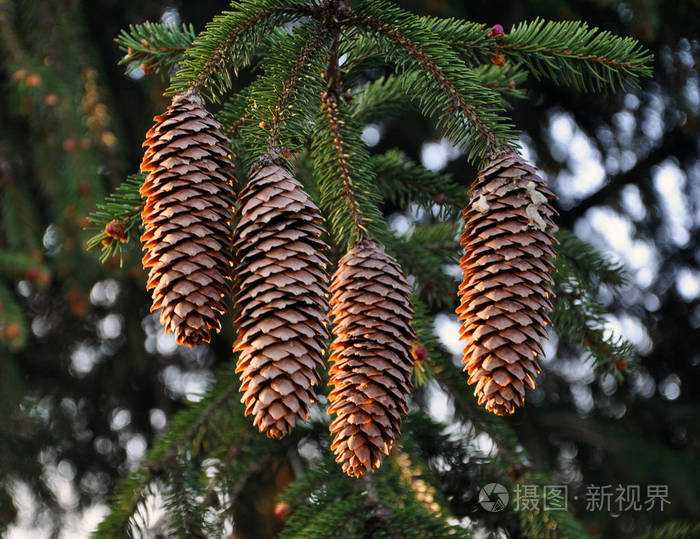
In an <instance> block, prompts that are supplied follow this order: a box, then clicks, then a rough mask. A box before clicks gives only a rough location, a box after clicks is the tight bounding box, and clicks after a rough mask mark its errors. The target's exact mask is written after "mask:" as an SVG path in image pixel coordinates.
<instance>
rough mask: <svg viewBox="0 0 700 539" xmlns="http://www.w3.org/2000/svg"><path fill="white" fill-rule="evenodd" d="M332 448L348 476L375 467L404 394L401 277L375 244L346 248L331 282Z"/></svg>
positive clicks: (407, 360)
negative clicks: (334, 415)
mask: <svg viewBox="0 0 700 539" xmlns="http://www.w3.org/2000/svg"><path fill="white" fill-rule="evenodd" d="M331 293H332V297H331V306H332V309H331V313H330V314H331V316H332V317H333V323H334V327H333V334H334V341H333V344H331V357H330V360H331V363H332V364H333V366H332V367H331V369H330V371H329V373H330V375H331V379H330V385H331V386H332V388H333V389H332V391H331V392H330V394H329V396H328V400H329V401H330V406H329V407H328V413H329V414H337V417H336V418H335V420H334V421H333V423H331V427H330V430H331V433H332V434H333V435H334V438H333V444H332V445H331V449H333V450H334V451H335V453H336V461H337V462H339V463H341V464H342V467H343V471H344V472H345V473H347V474H348V475H349V476H351V477H359V476H361V475H363V474H364V473H365V472H367V471H371V470H374V469H375V468H377V467H378V466H379V465H380V464H381V453H382V452H384V453H385V454H389V451H390V450H391V447H392V445H393V443H394V440H395V439H396V437H397V436H398V435H399V434H400V432H401V419H402V417H403V416H404V415H405V414H406V413H407V412H408V405H407V400H408V396H409V394H410V392H411V389H412V385H411V380H410V376H411V367H412V365H413V356H412V354H411V344H412V342H413V341H414V340H415V338H416V336H415V333H414V332H413V329H412V328H411V320H412V318H413V306H412V305H411V301H410V299H409V295H410V290H409V286H408V282H407V281H406V276H405V275H404V273H403V272H402V271H401V268H400V266H399V264H398V263H397V262H396V260H394V259H393V258H392V257H391V256H390V255H388V254H387V253H386V252H385V251H384V247H383V246H382V245H381V244H380V243H378V242H377V241H375V240H371V239H370V240H364V241H361V242H359V243H356V244H355V245H353V246H352V247H351V248H350V250H349V251H348V252H347V253H346V254H345V256H343V258H341V259H340V262H339V264H338V269H337V271H336V272H335V274H334V275H333V280H332V283H331Z"/></svg>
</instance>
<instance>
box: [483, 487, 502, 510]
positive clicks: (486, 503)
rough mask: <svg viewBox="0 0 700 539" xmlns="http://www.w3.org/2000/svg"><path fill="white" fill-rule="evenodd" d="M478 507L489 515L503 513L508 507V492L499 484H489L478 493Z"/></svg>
mask: <svg viewBox="0 0 700 539" xmlns="http://www.w3.org/2000/svg"><path fill="white" fill-rule="evenodd" d="M479 505H481V507H483V508H484V509H485V510H486V511H488V512H490V513H498V512H499V511H503V509H505V507H506V505H508V491H507V490H506V487H504V486H503V485H501V484H499V483H489V484H488V485H486V486H484V487H482V488H481V490H480V491H479Z"/></svg>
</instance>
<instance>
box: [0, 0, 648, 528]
mask: <svg viewBox="0 0 700 539" xmlns="http://www.w3.org/2000/svg"><path fill="white" fill-rule="evenodd" d="M117 42H118V44H119V45H120V46H121V47H122V49H123V50H124V53H125V54H126V56H125V57H124V60H123V63H125V64H126V65H127V69H128V70H132V69H135V68H137V67H139V66H144V65H146V66H150V67H151V68H152V70H153V71H156V72H157V73H159V74H160V75H161V76H164V77H169V76H170V75H172V73H173V71H175V74H174V75H172V78H171V80H170V83H171V85H170V88H169V90H168V93H169V94H170V95H172V94H177V93H181V92H183V91H185V90H188V89H193V90H195V91H197V92H199V93H200V94H201V95H203V96H204V97H205V98H206V99H208V100H209V101H210V102H212V103H219V102H222V103H223V105H221V106H220V109H219V111H218V114H217V118H218V119H219V120H220V121H221V122H222V124H223V128H222V130H223V132H224V133H225V134H226V135H227V136H229V137H230V138H231V139H232V141H231V150H232V154H233V160H234V162H235V163H236V165H237V168H238V170H237V171H236V174H237V176H238V178H239V182H238V183H239V185H238V187H239V188H240V187H241V185H240V183H241V181H240V180H241V179H242V178H245V175H246V173H247V170H248V168H249V167H250V165H251V164H252V163H253V162H255V160H256V159H257V158H258V157H260V156H261V155H262V154H265V153H268V152H270V153H273V154H274V155H276V156H277V157H281V158H284V159H286V161H287V163H288V164H289V167H290V168H293V169H295V170H296V173H297V176H298V177H299V178H300V180H302V181H304V183H305V184H306V188H307V190H308V192H309V193H310V194H311V195H312V197H316V199H317V200H316V201H317V202H318V203H319V206H320V208H321V210H322V211H323V213H324V215H325V217H326V220H327V223H328V225H329V227H328V232H329V234H330V236H331V238H332V240H333V244H334V246H335V250H334V252H333V253H332V255H333V261H334V262H337V260H338V258H340V256H342V254H343V253H344V252H345V250H346V249H347V247H348V246H350V245H352V244H353V243H354V242H355V241H357V240H361V239H364V238H368V237H375V238H378V239H380V240H381V241H382V242H383V243H384V244H385V245H386V247H387V249H388V251H389V252H390V253H392V255H394V256H395V257H396V258H397V260H398V261H399V262H400V263H401V265H402V267H403V269H404V270H405V272H406V273H407V274H408V275H409V277H410V280H411V283H412V285H413V288H414V303H415V306H416V318H415V319H414V329H415V331H416V333H417V336H418V338H417V343H416V344H418V345H420V346H421V347H423V348H424V350H425V353H426V356H427V358H429V360H427V361H423V360H421V361H420V362H418V363H417V366H416V367H415V370H414V379H415V380H416V382H417V383H418V385H421V386H422V387H423V388H426V387H430V386H435V387H440V388H441V389H442V390H443V391H444V392H445V393H447V394H448V395H449V396H450V397H451V399H452V401H453V403H454V408H455V416H456V418H457V419H458V421H459V430H460V434H464V436H454V433H452V434H450V433H448V432H447V431H446V429H445V428H444V426H443V425H440V424H439V423H436V422H434V421H432V420H430V419H428V417H427V416H426V413H425V411H423V410H424V409H425V404H426V392H425V391H423V390H420V389H419V390H418V391H417V392H416V397H415V404H416V406H415V409H414V413H412V414H411V415H410V416H409V419H408V422H407V426H406V429H405V432H404V434H403V439H402V441H401V443H400V447H398V448H397V449H396V451H395V452H394V453H393V454H392V455H391V456H390V457H388V458H386V459H385V461H384V464H383V465H382V468H381V469H380V470H379V471H378V472H376V473H374V474H370V475H367V476H365V477H363V478H362V479H359V480H352V479H349V478H347V477H345V476H344V475H343V474H342V473H341V472H340V470H339V468H338V467H337V465H335V464H334V463H333V462H332V457H331V456H330V451H329V440H328V435H327V433H326V432H325V431H326V430H327V424H328V419H327V418H326V417H325V416H323V414H322V413H320V409H319V410H316V412H313V411H312V416H311V420H310V421H308V422H305V423H303V424H302V425H299V426H297V428H296V429H295V431H294V432H292V434H290V435H289V436H288V437H287V438H285V439H284V440H283V441H276V442H271V441H269V440H266V439H265V438H264V437H262V436H260V435H258V434H256V433H254V432H253V430H252V428H251V426H250V425H249V424H248V421H247V420H246V419H244V418H243V413H242V407H241V406H240V404H238V403H237V401H238V396H237V393H236V390H237V387H238V380H237V378H236V376H235V374H234V368H233V366H232V365H229V366H227V367H224V368H223V369H222V370H220V371H219V372H218V374H217V376H216V383H215V384H214V385H213V386H212V387H211V388H210V389H209V390H208V392H207V394H206V395H205V396H204V397H203V398H202V399H201V400H199V401H198V402H196V403H192V405H191V406H190V407H189V408H188V409H187V410H185V411H183V412H180V413H179V414H177V415H176V416H175V417H174V418H173V419H172V421H171V424H170V426H169V428H168V430H167V432H166V433H165V434H164V435H163V436H162V437H161V438H160V439H159V440H158V441H157V442H156V443H155V445H154V446H153V447H152V448H151V450H150V451H149V453H148V455H147V456H146V458H145V460H144V463H145V464H144V465H143V466H142V467H141V469H139V470H137V471H136V472H133V473H132V474H131V475H130V476H129V477H128V478H127V479H125V480H124V481H123V482H122V484H121V485H120V487H119V488H118V490H117V493H116V495H115V499H114V502H113V503H112V505H111V513H110V514H109V516H107V517H106V518H105V520H104V521H103V522H102V524H101V525H100V527H99V529H98V530H97V532H96V534H95V536H96V537H122V536H127V537H137V536H140V535H141V534H143V533H144V532H145V531H146V530H147V529H149V528H152V527H153V523H152V522H150V521H149V515H148V505H149V503H151V502H152V501H153V499H159V500H161V501H162V506H163V509H164V511H165V514H166V516H165V517H164V519H165V520H164V524H163V527H164V528H165V529H166V530H167V532H168V534H170V535H171V536H177V537H211V536H219V535H221V534H222V533H223V530H226V529H227V527H230V526H231V525H232V522H234V521H235V518H237V513H236V504H237V502H238V501H239V500H238V496H239V494H240V492H241V491H242V489H243V487H244V485H246V484H248V482H249V481H252V480H254V478H259V477H263V476H264V473H265V472H266V471H269V468H271V467H273V466H281V464H280V463H285V464H284V465H289V466H291V467H292V468H293V469H294V474H293V476H294V478H293V481H291V484H290V485H289V488H287V489H286V492H285V493H284V494H283V495H282V497H281V498H280V502H281V503H285V504H287V505H288V511H289V516H286V521H285V523H284V524H285V525H284V529H283V530H282V532H281V534H282V535H281V536H283V537H318V536H324V537H349V536H371V537H426V536H427V537H444V536H455V537H466V536H469V535H470V534H471V532H473V531H474V530H476V529H477V527H478V526H477V525H473V524H468V523H458V522H457V521H456V520H455V519H454V518H452V516H451V515H452V511H451V504H453V503H454V502H455V500H454V499H452V498H450V495H448V494H446V493H445V490H446V487H445V484H444V483H443V481H442V479H443V478H444V471H445V470H444V467H443V465H444V461H440V457H438V456H437V455H436V453H435V451H436V450H435V447H434V445H431V443H435V442H436V441H440V444H441V445H442V448H443V449H444V450H445V451H446V452H447V453H443V455H444V454H451V455H452V456H453V457H454V458H453V460H451V461H450V465H451V466H452V468H451V470H450V471H451V473H454V474H457V477H464V478H465V481H466V480H467V479H466V478H469V470H467V469H466V468H467V467H468V464H467V463H466V462H465V460H464V457H465V455H468V454H470V453H473V451H474V448H475V445H474V444H475V442H474V439H475V438H476V437H477V436H479V435H480V434H484V435H487V436H489V437H490V438H491V439H492V440H494V442H495V444H496V447H497V458H495V459H493V462H495V464H493V465H492V468H493V469H492V470H490V471H491V472H493V474H494V475H495V477H497V478H498V479H499V480H500V481H501V482H502V483H503V484H505V485H507V486H508V487H511V488H512V487H514V486H515V485H516V484H518V483H527V482H529V483H530V484H542V485H544V484H546V483H547V482H548V481H550V478H547V477H544V476H542V475H538V474H535V473H532V474H526V475H522V474H521V475H520V477H515V475H517V474H514V473H513V471H514V470H523V469H526V468H527V466H528V465H529V458H528V456H527V455H526V454H525V453H524V450H523V449H522V446H521V445H520V444H519V443H518V440H517V437H516V435H515V433H514V432H513V430H512V429H511V428H510V427H509V426H508V425H507V423H505V422H503V421H502V420H501V419H499V418H497V417H494V416H493V415H491V414H488V413H487V412H485V411H484V410H483V409H481V408H480V407H477V406H476V403H475V399H474V398H473V397H472V396H471V393H470V392H469V390H467V389H466V387H465V386H466V380H465V377H464V376H463V375H462V373H461V372H460V369H459V367H457V366H456V364H455V362H454V360H453V358H452V357H451V356H450V354H449V353H448V352H447V351H446V350H445V349H444V348H443V347H442V346H441V344H440V343H439V339H438V338H437V337H436V335H435V333H434V320H433V314H434V313H435V312H438V311H439V310H443V309H448V310H450V309H453V308H454V306H455V305H456V299H455V291H456V277H455V274H454V271H453V270H454V266H455V263H456V261H457V260H458V258H459V242H458V234H459V213H460V212H459V210H460V209H461V208H462V207H463V205H464V204H465V202H466V201H467V194H466V189H463V188H461V187H460V186H459V184H457V183H456V182H455V181H454V179H453V178H451V177H450V176H448V175H444V174H438V173H435V172H431V171H429V170H426V169H424V168H423V167H421V166H419V165H418V164H416V163H414V162H412V161H411V160H409V159H408V158H406V157H405V156H404V155H402V154H401V153H400V152H399V151H396V150H391V151H388V152H387V153H384V154H376V155H371V153H370V150H369V148H368V147H367V145H366V144H365V142H364V141H363V139H362V136H361V135H362V127H363V126H364V125H366V124H367V123H370V122H378V121H381V120H382V119H383V118H384V117H389V116H392V117H397V116H399V115H400V114H403V113H404V112H405V111H406V110H408V108H411V107H415V110H417V111H418V112H420V113H421V114H422V115H424V116H425V117H427V118H429V119H430V120H431V121H433V122H434V124H435V125H436V127H437V129H438V130H439V131H440V132H441V133H442V134H443V136H444V137H445V138H446V139H448V140H449V141H450V142H451V143H452V144H453V145H454V146H455V147H456V148H458V149H459V150H460V151H462V152H463V153H464V154H465V155H466V157H467V159H468V160H469V161H470V162H471V163H473V164H479V163H480V162H481V160H482V159H484V157H485V156H486V154H487V152H489V151H493V150H496V149H498V148H502V147H514V146H515V145H516V142H517V131H516V130H515V128H514V126H513V125H512V122H511V121H510V120H509V119H508V117H507V113H506V111H507V109H508V108H509V107H512V106H518V105H517V103H518V102H516V101H514V100H513V98H516V99H523V98H524V97H525V93H524V90H523V89H522V87H521V85H522V83H523V82H524V80H525V79H526V77H527V76H528V75H532V76H533V77H535V78H537V79H540V78H547V79H551V80H553V81H554V82H556V83H558V84H563V85H567V86H572V87H574V88H576V89H579V90H593V91H601V90H606V89H609V90H615V89H618V88H620V87H622V86H623V85H627V84H635V83H636V81H637V80H638V79H640V78H643V77H647V76H649V75H650V69H651V68H650V62H651V57H650V56H649V54H648V53H647V52H646V51H644V50H643V49H642V48H641V47H640V46H639V44H637V43H636V42H635V41H633V40H631V39H629V38H618V37H616V36H613V35H611V34H609V33H607V32H600V31H598V30H597V29H590V28H588V27H587V26H586V25H585V24H584V23H579V22H565V23H554V22H546V21H541V20H535V21H532V22H526V23H522V24H520V25H518V26H516V27H515V28H513V29H512V30H511V32H509V33H507V34H505V35H500V34H499V35H492V33H491V31H490V29H489V28H487V27H486V26H484V25H482V24H476V23H471V22H466V21H460V20H454V19H437V18H428V17H418V16H416V15H414V14H412V13H409V12H407V11H404V10H401V9H399V8H397V7H396V6H394V5H393V4H392V3H391V2H388V1H386V0H358V1H357V2H352V3H347V4H346V3H345V2H342V1H339V0H323V1H321V0H312V1H304V0H242V1H239V2H234V3H233V4H232V7H231V10H229V11H225V12H224V13H222V14H221V15H218V16H217V17H215V18H214V20H213V21H211V22H210V23H209V24H208V25H207V26H206V28H205V29H204V31H202V32H201V33H200V34H199V35H197V36H196V37H195V36H194V35H193V31H192V29H191V28H190V27H188V26H182V27H174V26H163V25H157V24H150V23H147V24H144V25H139V26H135V27H131V28H130V29H129V30H128V31H124V32H123V33H122V34H121V35H120V37H119V38H118V39H117ZM498 54H502V55H504V56H505V58H506V61H507V63H506V65H505V66H500V65H498V64H497V63H496V62H494V61H493V55H498ZM499 62H500V60H499ZM244 70H250V71H251V72H252V73H254V74H257V77H256V78H254V80H253V82H252V83H251V84H250V85H249V86H248V87H247V88H244V89H242V90H241V91H239V92H238V93H236V94H235V95H230V90H231V88H232V80H233V77H236V76H238V75H239V74H240V73H241V72H242V71H244ZM378 71H380V72H381V75H380V76H377V72H378ZM142 182H143V176H142V175H133V176H130V177H129V178H127V180H126V181H125V182H124V184H123V185H122V186H121V187H119V188H118V189H117V191H116V192H115V193H114V194H113V195H110V196H108V197H107V198H105V199H104V202H103V203H102V204H101V205H98V208H97V210H96V211H95V212H94V213H93V215H92V218H91V221H92V223H93V225H94V228H96V229H98V232H97V233H96V234H95V235H94V236H93V238H92V239H91V240H90V242H89V246H90V247H98V246H100V247H101V248H102V252H101V255H100V257H101V259H102V260H106V259H109V258H112V257H113V256H120V257H121V255H122V250H123V249H124V248H126V247H128V246H134V247H135V246H136V243H137V242H136V238H137V236H138V230H139V229H140V227H141V223H140V206H141V204H142V201H141V199H140V197H139V196H138V190H139V187H140V185H141V183H142ZM388 207H390V208H392V209H394V210H395V211H401V212H414V213H415V212H416V211H417V210H420V212H421V215H422V217H421V222H418V223H417V224H414V225H413V226H412V227H411V229H410V230H409V231H408V232H402V233H397V232H395V231H394V230H393V229H392V228H391V227H389V226H387V223H386V220H385V217H384V215H383V211H382V210H383V209H385V208H388ZM115 227H117V228H115ZM559 242H560V243H559V247H558V250H559V259H558V262H557V273H556V275H555V279H556V294H557V300H556V305H555V313H554V322H555V328H556V330H557V331H559V332H560V333H561V335H562V336H563V337H565V338H566V339H568V340H570V341H571V342H573V343H575V344H576V345H577V346H581V347H583V348H584V349H585V350H586V352H587V353H589V354H590V355H591V357H593V358H594V359H595V360H596V363H597V365H599V366H600V367H601V368H603V369H606V370H607V371H609V372H615V373H616V375H618V376H619V375H620V373H621V371H622V370H623V369H621V368H620V365H621V363H620V362H621V361H625V362H626V361H629V360H630V359H631V356H632V353H631V347H630V346H629V345H628V344H626V343H621V342H619V341H618V340H615V338H614V337H610V336H609V335H607V334H606V333H605V332H604V331H603V322H604V317H605V311H604V309H603V308H602V307H601V305H600V304H599V303H597V302H596V301H594V300H593V299H591V298H592V296H593V294H592V291H594V290H595V289H596V288H597V287H598V286H599V285H601V284H605V285H608V286H611V287H615V286H618V285H620V284H621V283H622V282H623V275H622V272H621V270H620V268H619V267H617V266H615V265H614V264H611V263H610V262H608V261H607V260H606V259H605V258H604V257H602V256H600V255H599V254H598V253H596V252H595V251H593V250H592V248H591V247H590V246H588V245H586V244H585V243H583V242H581V241H580V240H577V239H576V238H575V237H574V236H573V235H572V234H571V233H570V232H566V231H563V232H562V233H561V234H560V235H559ZM1 260H2V259H1V258H0V263H1ZM2 293H3V290H2V288H0V294H2ZM322 400H325V397H323V398H322ZM426 433H428V434H429V435H427V436H426ZM301 447H303V448H305V450H304V451H303V452H302V451H300V448H301ZM302 453H303V456H301V455H302ZM265 477H267V476H265ZM469 480H470V481H471V483H469V487H468V488H471V489H472V490H474V495H476V490H475V486H476V485H475V484H473V483H474V481H473V478H471V479H469ZM287 483H289V481H287ZM465 484H466V483H465ZM447 490H449V488H448V489H447ZM452 495H454V492H452ZM517 517H519V518H520V520H517V518H516V516H514V515H513V514H512V513H511V514H510V524H509V526H511V529H513V530H517V532H516V533H517V534H518V535H523V536H527V537H542V536H544V535H543V534H547V536H549V535H550V532H551V531H552V530H557V535H558V536H562V537H584V536H585V533H584V531H583V528H582V527H581V525H580V524H579V523H578V522H577V521H576V519H575V518H574V516H573V515H572V514H571V513H569V512H567V511H562V512H548V511H539V512H533V513H529V514H527V515H524V514H519V515H517Z"/></svg>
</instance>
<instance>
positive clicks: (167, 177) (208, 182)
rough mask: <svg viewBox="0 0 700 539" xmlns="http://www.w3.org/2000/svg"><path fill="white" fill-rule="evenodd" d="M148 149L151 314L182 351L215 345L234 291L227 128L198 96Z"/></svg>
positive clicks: (169, 118) (184, 101)
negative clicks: (213, 333) (227, 298)
mask: <svg viewBox="0 0 700 539" xmlns="http://www.w3.org/2000/svg"><path fill="white" fill-rule="evenodd" d="M154 120H155V122H156V123H155V125H154V126H153V127H152V128H151V129H150V130H149V131H148V133H147V134H146V141H145V142H144V143H143V145H144V146H146V147H147V148H148V149H147V150H146V153H145V155H144V157H143V161H142V163H141V170H142V171H144V172H148V173H149V174H148V177H147V178H146V181H145V182H144V184H143V185H142V186H141V195H142V196H144V197H147V201H146V205H145V207H144V209H143V213H142V217H143V223H144V226H145V232H144V234H143V235H142V236H141V241H142V242H144V250H146V251H147V253H146V255H145V256H144V257H143V267H144V268H151V269H150V273H149V275H148V284H147V289H149V290H150V289H151V288H152V289H154V290H153V305H152V306H151V310H152V311H154V310H156V309H159V308H162V311H161V313H160V321H161V323H162V324H163V325H164V326H165V329H166V331H167V332H170V331H172V332H173V333H174V334H175V337H176V339H177V342H178V344H187V345H189V346H195V345H197V344H199V343H201V342H209V339H210V336H211V335H210V334H211V330H212V329H214V330H215V331H219V330H220V329H221V323H220V322H219V320H218V318H219V314H221V313H224V312H225V311H226V304H225V303H224V300H223V297H224V296H225V295H227V294H228V292H229V283H228V280H230V257H231V255H230V247H231V239H230V238H231V226H230V223H231V209H232V207H233V190H232V187H231V177H232V176H231V169H232V167H233V164H232V163H231V161H230V159H229V158H228V150H227V149H226V147H225V144H226V142H227V141H228V139H227V138H226V137H225V136H224V135H223V134H222V133H221V131H220V127H221V126H220V124H219V122H217V121H216V120H215V119H214V118H213V117H212V115H211V114H209V112H207V110H206V109H205V108H204V106H203V103H202V100H201V98H200V97H199V96H197V95H196V94H194V93H193V92H191V91H190V92H187V93H184V94H180V95H176V96H175V97H173V100H172V104H171V105H170V106H169V107H168V110H167V111H166V112H165V113H164V114H162V115H160V116H156V117H155V118H154Z"/></svg>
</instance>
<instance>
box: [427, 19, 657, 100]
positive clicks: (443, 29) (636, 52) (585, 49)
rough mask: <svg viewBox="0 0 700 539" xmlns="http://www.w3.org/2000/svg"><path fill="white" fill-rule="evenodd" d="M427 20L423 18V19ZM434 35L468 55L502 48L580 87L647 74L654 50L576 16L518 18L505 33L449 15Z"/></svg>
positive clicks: (538, 71) (540, 74) (479, 56)
mask: <svg viewBox="0 0 700 539" xmlns="http://www.w3.org/2000/svg"><path fill="white" fill-rule="evenodd" d="M424 20H426V21H427V19H424ZM436 29H437V30H438V33H439V35H440V36H441V37H442V39H444V40H445V41H446V42H447V43H449V44H450V46H452V47H453V48H454V49H455V50H457V51H459V52H461V53H462V54H464V55H465V56H466V57H467V58H468V59H470V60H472V61H481V60H484V59H487V58H488V57H489V56H490V55H493V54H499V53H502V54H505V55H506V56H507V57H509V58H511V59H512V60H513V61H515V62H517V63H519V64H522V65H523V66H525V67H526V68H527V69H528V70H529V71H530V72H531V73H532V74H533V75H534V76H535V77H536V78H537V79H541V78H548V79H551V80H552V81H553V82H555V83H557V84H561V85H564V86H573V87H575V88H577V89H579V90H582V91H588V90H597V91H602V90H605V89H606V88H607V89H611V90H615V89H616V88H621V87H623V86H624V85H625V84H631V85H634V86H637V85H638V83H637V80H638V79H640V78H648V77H650V76H651V73H652V69H651V65H650V64H651V63H652V61H653V56H652V55H651V54H650V53H649V51H647V50H646V49H644V48H643V47H642V46H641V45H640V44H639V42H638V41H636V40H635V39H632V38H629V37H625V38H621V37H618V36H615V35H613V34H611V33H610V32H607V31H602V32H601V31H600V30H598V28H590V27H589V26H588V24H586V23H585V22H581V21H556V22H555V21H544V20H542V19H539V18H538V19H535V20H534V21H530V22H522V23H520V24H518V25H517V26H515V27H513V28H512V29H511V31H510V32H509V33H507V34H505V35H494V36H491V37H489V36H488V35H487V32H488V29H487V28H486V27H484V26H482V27H481V28H480V29H475V28H474V27H473V26H471V25H470V23H460V21H454V22H453V24H450V25H440V26H438V27H436Z"/></svg>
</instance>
